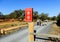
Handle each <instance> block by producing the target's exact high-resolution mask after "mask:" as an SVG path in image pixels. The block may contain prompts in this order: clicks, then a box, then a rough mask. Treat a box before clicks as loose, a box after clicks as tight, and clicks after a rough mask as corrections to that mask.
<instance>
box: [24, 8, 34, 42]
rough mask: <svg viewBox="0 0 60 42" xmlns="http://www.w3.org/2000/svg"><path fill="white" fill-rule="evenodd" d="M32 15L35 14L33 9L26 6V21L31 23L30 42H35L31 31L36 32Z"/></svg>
mask: <svg viewBox="0 0 60 42" xmlns="http://www.w3.org/2000/svg"><path fill="white" fill-rule="evenodd" d="M32 16H33V9H32V8H26V9H25V21H26V22H28V24H29V42H34V35H32V34H31V33H34V23H33V22H32V21H33V20H32Z"/></svg>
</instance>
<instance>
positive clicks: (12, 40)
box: [0, 22, 51, 42]
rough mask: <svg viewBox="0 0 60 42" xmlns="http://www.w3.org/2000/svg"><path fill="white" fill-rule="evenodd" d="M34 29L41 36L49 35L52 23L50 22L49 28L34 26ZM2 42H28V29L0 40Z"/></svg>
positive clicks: (40, 41)
mask: <svg viewBox="0 0 60 42" xmlns="http://www.w3.org/2000/svg"><path fill="white" fill-rule="evenodd" d="M34 29H35V30H36V31H37V33H40V34H42V33H45V34H46V33H49V31H50V29H51V22H49V23H48V24H47V26H34ZM0 42H28V29H24V30H22V31H21V30H20V31H18V32H16V33H14V34H11V35H9V36H6V37H3V38H0ZM35 42H44V40H38V41H35Z"/></svg>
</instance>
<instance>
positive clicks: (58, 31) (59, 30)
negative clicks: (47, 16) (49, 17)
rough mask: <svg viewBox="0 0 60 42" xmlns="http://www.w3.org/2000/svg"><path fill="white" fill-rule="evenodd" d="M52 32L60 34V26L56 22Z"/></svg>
mask: <svg viewBox="0 0 60 42" xmlns="http://www.w3.org/2000/svg"><path fill="white" fill-rule="evenodd" d="M50 34H55V35H60V27H58V26H57V25H56V24H52V31H51V32H50Z"/></svg>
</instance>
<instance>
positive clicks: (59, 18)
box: [57, 13, 60, 26]
mask: <svg viewBox="0 0 60 42" xmlns="http://www.w3.org/2000/svg"><path fill="white" fill-rule="evenodd" d="M57 25H58V26H60V13H59V15H58V16H57Z"/></svg>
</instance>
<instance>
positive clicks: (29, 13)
mask: <svg viewBox="0 0 60 42" xmlns="http://www.w3.org/2000/svg"><path fill="white" fill-rule="evenodd" d="M32 16H33V8H26V9H25V21H26V22H32V19H33V18H32Z"/></svg>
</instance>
